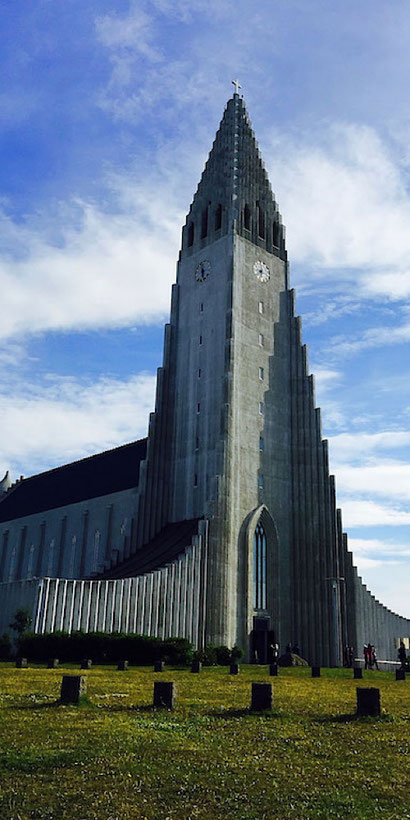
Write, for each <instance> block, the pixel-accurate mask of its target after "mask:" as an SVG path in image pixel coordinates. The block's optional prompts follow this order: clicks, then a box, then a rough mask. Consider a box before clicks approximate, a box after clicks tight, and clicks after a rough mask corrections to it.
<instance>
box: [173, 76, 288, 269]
mask: <svg viewBox="0 0 410 820" xmlns="http://www.w3.org/2000/svg"><path fill="white" fill-rule="evenodd" d="M232 82H233V84H234V85H235V92H234V94H233V97H231V99H230V100H228V103H227V106H226V108H225V111H224V115H223V117H222V120H221V123H220V126H219V129H218V131H217V134H216V137H215V140H214V142H213V145H212V149H211V151H210V154H209V156H208V160H207V162H206V165H205V168H204V171H203V174H202V176H201V179H200V182H199V185H198V188H197V190H196V193H195V196H194V199H193V202H192V205H191V207H190V210H189V214H188V216H187V220H186V224H185V226H184V228H183V240H182V253H184V252H187V253H191V252H192V251H191V249H194V248H195V249H197V248H200V247H204V246H206V245H207V244H209V242H213V241H214V240H216V239H218V238H219V237H220V236H223V235H224V234H226V233H229V232H230V231H232V232H236V233H238V234H240V235H241V236H243V237H244V238H245V239H248V240H250V241H251V242H253V243H254V244H255V245H259V246H260V247H263V248H265V249H266V250H267V251H268V252H270V253H273V254H275V255H276V256H279V257H280V258H282V259H286V250H285V231H284V227H283V225H282V219H281V216H280V213H279V210H278V207H277V203H276V201H275V197H274V195H273V192H272V187H271V184H270V182H269V179H268V175H267V172H266V169H265V166H264V163H263V161H262V157H261V155H260V151H259V146H258V143H257V140H256V137H255V134H254V132H253V129H252V126H251V123H250V119H249V115H248V112H247V110H246V106H245V103H244V100H243V97H242V96H241V95H240V94H239V91H238V89H239V88H240V87H241V86H240V84H239V82H238V81H237V80H235V81H234V80H233V81H232Z"/></svg>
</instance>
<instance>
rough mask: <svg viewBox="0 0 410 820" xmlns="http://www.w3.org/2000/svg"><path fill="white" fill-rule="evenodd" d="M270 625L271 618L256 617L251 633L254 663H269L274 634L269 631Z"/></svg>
mask: <svg viewBox="0 0 410 820" xmlns="http://www.w3.org/2000/svg"><path fill="white" fill-rule="evenodd" d="M269 625H270V618H269V616H265V617H263V616H258V615H255V616H254V618H253V630H252V633H251V659H252V662H253V663H269V645H270V643H271V636H272V634H273V633H272V632H271V631H270V630H269Z"/></svg>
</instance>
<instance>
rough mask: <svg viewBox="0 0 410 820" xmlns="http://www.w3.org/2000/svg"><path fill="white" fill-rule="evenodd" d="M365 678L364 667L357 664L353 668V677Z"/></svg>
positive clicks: (357, 678)
mask: <svg viewBox="0 0 410 820" xmlns="http://www.w3.org/2000/svg"><path fill="white" fill-rule="evenodd" d="M362 678H363V669H362V668H361V666H355V667H354V669H353V679H354V680H361V679H362Z"/></svg>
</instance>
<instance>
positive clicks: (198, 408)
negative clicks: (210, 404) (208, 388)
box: [196, 401, 201, 413]
mask: <svg viewBox="0 0 410 820" xmlns="http://www.w3.org/2000/svg"><path fill="white" fill-rule="evenodd" d="M196 412H197V413H200V412H201V402H199V401H198V402H197V405H196Z"/></svg>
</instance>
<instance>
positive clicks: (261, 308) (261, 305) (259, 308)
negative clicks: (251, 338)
mask: <svg viewBox="0 0 410 820" xmlns="http://www.w3.org/2000/svg"><path fill="white" fill-rule="evenodd" d="M258 310H259V313H264V312H265V310H264V304H263V302H259V304H258Z"/></svg>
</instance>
